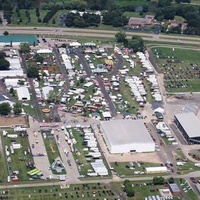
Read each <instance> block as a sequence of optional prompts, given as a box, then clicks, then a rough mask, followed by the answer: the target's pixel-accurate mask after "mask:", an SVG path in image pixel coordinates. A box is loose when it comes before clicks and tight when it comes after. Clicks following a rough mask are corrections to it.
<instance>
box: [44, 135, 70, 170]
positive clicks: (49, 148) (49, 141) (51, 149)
mask: <svg viewBox="0 0 200 200" xmlns="http://www.w3.org/2000/svg"><path fill="white" fill-rule="evenodd" d="M45 135H46V137H45ZM43 138H44V144H45V147H46V152H47V155H48V158H49V162H50V165H51V164H52V163H53V162H54V160H55V159H56V158H57V157H60V153H59V150H58V146H57V142H56V140H55V137H54V135H52V134H51V133H50V132H45V133H44V132H43ZM52 172H53V173H54V174H59V173H57V172H55V171H53V170H52ZM65 173H66V172H65V170H63V171H62V172H61V174H65Z"/></svg>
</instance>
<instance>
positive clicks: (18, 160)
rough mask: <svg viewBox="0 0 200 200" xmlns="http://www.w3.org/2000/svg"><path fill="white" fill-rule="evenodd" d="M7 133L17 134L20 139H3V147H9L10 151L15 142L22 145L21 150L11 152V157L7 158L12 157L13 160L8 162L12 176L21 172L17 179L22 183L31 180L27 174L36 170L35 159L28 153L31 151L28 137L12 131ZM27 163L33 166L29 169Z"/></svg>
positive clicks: (9, 130)
mask: <svg viewBox="0 0 200 200" xmlns="http://www.w3.org/2000/svg"><path fill="white" fill-rule="evenodd" d="M6 131H7V132H8V134H17V135H18V137H17V138H15V139H11V138H8V137H2V144H3V147H5V146H8V148H9V149H10V145H11V142H13V141H14V142H15V143H16V144H21V148H20V149H14V153H11V152H10V155H9V156H7V158H8V157H10V160H11V161H10V162H7V163H8V164H7V167H8V169H9V171H10V174H12V172H13V171H19V175H17V177H18V178H19V180H20V181H23V180H29V177H28V175H27V172H28V171H30V170H31V169H32V168H34V163H33V157H32V155H31V154H30V152H29V151H28V149H30V146H29V142H28V138H27V135H26V134H25V135H24V136H22V135H20V134H18V133H16V132H14V131H13V130H12V129H8V130H6ZM24 152H26V153H24ZM28 152H29V153H28ZM27 163H32V164H31V165H29V166H30V167H27V166H26V165H27ZM31 166H32V167H31ZM6 174H7V172H6Z"/></svg>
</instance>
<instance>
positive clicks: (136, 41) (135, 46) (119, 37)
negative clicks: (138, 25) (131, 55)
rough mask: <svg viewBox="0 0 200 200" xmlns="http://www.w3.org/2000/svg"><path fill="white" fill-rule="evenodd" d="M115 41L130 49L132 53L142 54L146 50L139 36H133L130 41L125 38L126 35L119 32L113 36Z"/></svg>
mask: <svg viewBox="0 0 200 200" xmlns="http://www.w3.org/2000/svg"><path fill="white" fill-rule="evenodd" d="M115 38H116V41H117V42H121V43H123V45H124V47H128V48H130V49H132V51H133V52H135V53H136V52H144V51H145V50H146V47H145V44H144V40H143V39H142V38H141V37H140V36H136V35H135V36H133V37H132V38H131V39H129V40H128V39H127V38H126V33H125V32H123V31H120V32H118V33H116V35H115Z"/></svg>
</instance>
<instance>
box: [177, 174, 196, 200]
mask: <svg viewBox="0 0 200 200" xmlns="http://www.w3.org/2000/svg"><path fill="white" fill-rule="evenodd" d="M178 184H179V186H180V188H182V190H183V189H184V188H186V187H187V186H189V184H188V182H187V181H186V180H185V179H182V178H180V179H178ZM185 194H186V195H187V196H188V198H189V199H190V200H197V199H198V198H197V196H196V194H195V193H194V191H193V190H192V189H190V190H189V191H187V192H185Z"/></svg>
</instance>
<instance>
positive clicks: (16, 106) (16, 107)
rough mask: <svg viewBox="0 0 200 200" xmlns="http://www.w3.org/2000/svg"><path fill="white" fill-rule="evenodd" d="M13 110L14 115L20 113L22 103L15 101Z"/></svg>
mask: <svg viewBox="0 0 200 200" xmlns="http://www.w3.org/2000/svg"><path fill="white" fill-rule="evenodd" d="M13 112H14V114H15V115H20V114H21V112H22V105H21V104H20V103H16V104H14V106H13Z"/></svg>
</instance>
